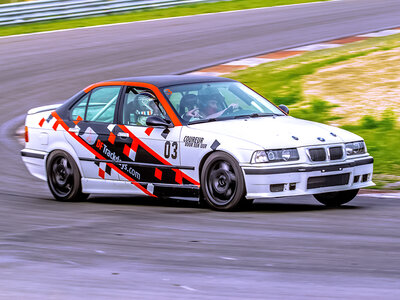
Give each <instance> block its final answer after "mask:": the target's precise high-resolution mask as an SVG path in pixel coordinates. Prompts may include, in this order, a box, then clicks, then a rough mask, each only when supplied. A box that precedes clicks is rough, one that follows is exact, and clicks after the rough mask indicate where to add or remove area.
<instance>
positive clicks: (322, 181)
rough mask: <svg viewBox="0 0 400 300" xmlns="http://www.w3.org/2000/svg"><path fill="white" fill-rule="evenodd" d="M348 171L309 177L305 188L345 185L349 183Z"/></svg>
mask: <svg viewBox="0 0 400 300" xmlns="http://www.w3.org/2000/svg"><path fill="white" fill-rule="evenodd" d="M349 178H350V173H345V174H338V175H328V176H318V177H310V178H308V181H307V189H316V188H321V187H328V186H335V185H346V184H348V183H349Z"/></svg>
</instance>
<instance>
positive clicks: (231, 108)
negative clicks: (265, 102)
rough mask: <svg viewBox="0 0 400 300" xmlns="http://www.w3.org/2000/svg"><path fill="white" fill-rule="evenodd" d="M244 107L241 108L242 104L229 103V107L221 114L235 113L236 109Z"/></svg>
mask: <svg viewBox="0 0 400 300" xmlns="http://www.w3.org/2000/svg"><path fill="white" fill-rule="evenodd" d="M242 109H243V108H241V107H240V106H237V107H233V106H232V105H229V106H228V108H227V109H226V110H225V111H224V112H223V113H222V115H221V116H228V115H230V114H231V113H233V112H234V111H235V110H236V111H239V110H242Z"/></svg>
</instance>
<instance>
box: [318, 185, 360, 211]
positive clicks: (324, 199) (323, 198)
mask: <svg viewBox="0 0 400 300" xmlns="http://www.w3.org/2000/svg"><path fill="white" fill-rule="evenodd" d="M358 191H359V189H355V190H348V191H340V192H331V193H323V194H315V195H314V198H315V199H317V200H318V201H319V202H320V203H322V204H324V205H326V206H328V207H339V206H341V205H343V204H346V203H348V202H350V201H351V200H353V199H354V197H355V196H357V193H358Z"/></svg>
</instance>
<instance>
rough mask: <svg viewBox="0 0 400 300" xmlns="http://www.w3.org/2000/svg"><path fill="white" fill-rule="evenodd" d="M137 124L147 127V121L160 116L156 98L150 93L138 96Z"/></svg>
mask: <svg viewBox="0 0 400 300" xmlns="http://www.w3.org/2000/svg"><path fill="white" fill-rule="evenodd" d="M135 100H136V105H137V106H136V111H135V114H136V123H137V125H141V126H147V125H146V120H147V118H148V117H149V116H152V115H160V111H159V109H158V107H157V105H156V103H155V101H154V100H155V97H154V96H153V95H152V94H150V93H148V92H143V93H140V94H138V95H137V96H136V99H135Z"/></svg>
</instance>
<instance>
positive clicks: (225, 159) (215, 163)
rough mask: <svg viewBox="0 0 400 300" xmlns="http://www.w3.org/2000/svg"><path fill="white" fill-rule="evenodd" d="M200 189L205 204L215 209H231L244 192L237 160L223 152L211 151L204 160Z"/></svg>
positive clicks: (242, 179) (242, 197)
mask: <svg viewBox="0 0 400 300" xmlns="http://www.w3.org/2000/svg"><path fill="white" fill-rule="evenodd" d="M201 189H202V192H203V196H204V200H205V201H206V202H207V204H208V205H209V206H210V207H212V208H214V209H217V210H233V209H237V208H238V207H239V203H240V202H242V201H244V195H245V193H246V189H245V184H244V178H243V173H242V170H241V169H240V167H239V164H238V163H237V161H236V160H235V159H234V158H233V157H232V156H230V155H229V154H226V153H223V152H215V153H212V154H211V155H210V156H209V157H208V158H207V159H206V161H205V162H204V166H203V170H202V173H201Z"/></svg>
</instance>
